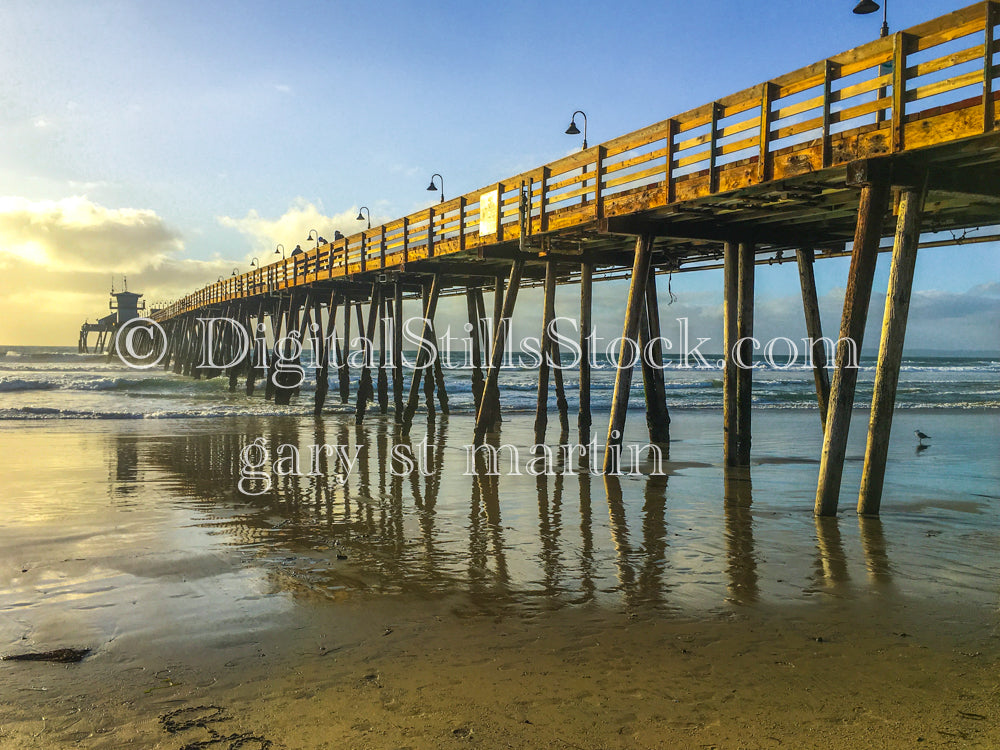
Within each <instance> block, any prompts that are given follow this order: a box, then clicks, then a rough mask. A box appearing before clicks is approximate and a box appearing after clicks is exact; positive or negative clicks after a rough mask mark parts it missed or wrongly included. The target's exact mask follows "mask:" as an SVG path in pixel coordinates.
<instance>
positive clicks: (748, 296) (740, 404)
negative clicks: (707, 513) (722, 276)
mask: <svg viewBox="0 0 1000 750" xmlns="http://www.w3.org/2000/svg"><path fill="white" fill-rule="evenodd" d="M739 254H740V260H739V272H740V278H739V283H738V287H739V292H738V294H737V313H736V336H737V340H738V341H739V345H738V346H739V348H738V352H739V354H740V358H739V362H737V365H738V369H737V373H736V463H735V465H736V466H749V465H750V444H751V440H752V437H751V430H750V417H751V411H752V408H753V341H752V339H753V307H754V246H753V243H750V242H741V243H740V251H739Z"/></svg>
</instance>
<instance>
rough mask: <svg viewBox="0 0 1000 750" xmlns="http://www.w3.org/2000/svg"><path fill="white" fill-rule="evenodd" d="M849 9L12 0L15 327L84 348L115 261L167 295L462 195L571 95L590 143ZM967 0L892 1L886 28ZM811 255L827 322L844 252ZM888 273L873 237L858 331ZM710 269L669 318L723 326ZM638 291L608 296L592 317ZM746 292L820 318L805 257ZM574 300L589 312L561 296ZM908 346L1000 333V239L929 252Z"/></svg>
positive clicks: (610, 291)
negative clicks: (809, 299)
mask: <svg viewBox="0 0 1000 750" xmlns="http://www.w3.org/2000/svg"><path fill="white" fill-rule="evenodd" d="M853 4H854V3H853V2H852V1H850V0H849V1H848V2H841V1H840V0H837V1H836V2H830V1H829V0H824V1H823V2H820V1H819V0H805V1H803V0H796V1H795V2H792V1H791V0H772V1H771V2H768V3H749V2H745V1H743V2H736V0H703V1H702V2H699V3H689V2H676V1H674V0H660V1H659V2H619V3H616V4H614V5H613V6H610V5H608V4H604V3H600V4H598V3H586V2H580V1H578V2H574V3H570V2H520V1H519V0H513V1H511V0H507V1H505V2H503V3H490V4H485V3H468V2H466V3H461V4H459V3H453V2H439V3H431V4H416V3H413V4H411V3H404V2H386V3H378V4H370V3H350V4H347V3H340V2H323V3H318V2H317V3H310V2H295V1H292V2H282V3H264V2H240V3H235V2H210V3H205V2H202V3H194V2H183V1H176V2H175V1H171V2H156V1H155V0H152V1H150V0H147V1H145V2H101V1H100V0H91V1H89V2H87V3H79V2H68V1H66V2H64V1H62V0H51V1H49V2H43V3H39V2H35V1H32V2H28V1H26V0H5V2H4V3H3V4H2V5H0V36H2V38H3V39H4V43H3V44H2V45H0V72H2V75H0V133H2V137H0V345H30V344H38V345H66V346H71V345H74V344H75V343H76V336H77V332H78V331H79V327H80V324H81V323H83V322H84V320H86V319H89V320H91V321H93V320H95V319H96V318H98V317H100V316H102V315H104V314H106V313H107V303H108V291H109V289H110V287H111V284H112V281H113V280H114V284H115V286H116V288H118V289H120V288H121V279H122V277H123V276H127V279H128V286H129V289H130V290H132V291H138V292H142V293H143V294H144V296H145V299H146V300H147V301H148V302H149V303H156V302H159V301H161V300H172V299H175V298H177V297H179V296H182V295H183V294H186V293H188V292H191V291H194V290H195V289H197V288H200V287H201V286H204V285H205V284H208V283H211V282H213V281H215V279H216V278H217V277H218V276H220V275H223V276H229V275H230V274H231V273H232V271H233V270H234V269H239V270H240V271H241V272H242V271H245V270H247V269H248V267H249V264H250V262H251V261H252V260H253V259H254V258H258V259H259V260H261V261H262V262H264V263H267V262H270V261H271V260H272V259H273V253H274V247H275V245H276V244H277V243H279V242H280V243H282V244H283V245H284V246H285V247H286V248H288V249H289V250H290V249H291V248H292V247H294V246H295V245H296V244H299V243H302V242H304V240H305V237H306V235H307V234H308V232H309V230H310V229H317V230H318V231H319V233H320V234H322V235H324V236H327V237H329V236H331V235H332V233H333V231H334V229H340V230H341V231H343V232H344V233H346V234H353V233H354V232H356V231H358V229H359V228H360V223H359V222H356V221H355V216H356V215H357V213H358V208H359V206H361V205H366V206H368V207H369V208H370V210H371V215H372V219H373V223H378V222H380V221H385V220H390V219H395V218H397V217H399V216H402V215H405V214H408V213H411V212H413V211H416V210H418V209H421V208H425V207H427V206H428V205H431V204H432V203H434V202H436V200H437V198H436V197H435V195H434V194H431V193H429V192H427V191H426V190H425V188H426V186H427V182H428V180H429V179H430V175H431V174H432V173H435V172H436V173H440V174H442V175H443V176H444V189H445V193H446V197H452V196H455V195H458V194H462V193H466V192H472V191H476V190H478V189H479V188H481V187H483V186H486V185H488V184H490V183H491V182H495V181H497V180H499V179H502V178H504V177H506V176H509V175H513V174H517V173H519V172H521V171H524V170H527V169H530V168H533V167H536V166H538V165H540V164H544V163H546V162H549V161H552V160H554V159H557V158H560V157H562V156H564V155H566V154H567V153H571V152H572V151H574V150H576V149H578V148H579V142H578V137H571V136H568V135H565V134H564V132H563V131H564V130H565V128H566V125H567V124H568V121H569V115H570V114H571V113H572V112H573V111H574V110H577V109H581V110H584V111H585V112H587V115H588V125H589V132H588V140H589V142H590V144H591V145H594V144H597V143H600V142H602V141H604V140H608V139H610V138H613V137H615V136H618V135H622V134H624V133H627V132H630V131H633V130H636V129H639V128H641V127H644V126H646V125H649V124H652V123H654V122H658V121H660V120H662V119H664V118H666V117H669V116H671V115H674V114H678V113H680V112H683V111H685V110H687V109H690V108H692V107H695V106H698V105H701V104H704V103H705V102H708V101H712V100H714V99H716V98H719V97H721V96H725V95H726V94H730V93H733V92H735V91H739V90H741V89H743V88H746V87H748V86H752V85H755V84H758V83H760V82H761V81H764V80H767V79H770V78H774V77H776V76H778V75H781V74H783V73H786V72H789V71H792V70H794V69H797V68H799V67H802V66H804V65H808V64H810V63H813V62H815V61H817V60H819V59H822V58H824V57H827V56H829V55H833V54H836V53H838V52H842V51H844V50H847V49H850V48H852V47H855V46H857V45H859V44H862V43H864V42H866V41H870V40H872V39H874V38H875V37H877V36H878V30H879V25H880V23H881V18H880V17H879V16H877V15H872V16H856V15H854V14H852V13H851V8H852V7H853ZM962 4H963V3H961V2H958V3H954V2H944V1H943V0H925V1H923V2H921V3H892V7H891V8H890V14H889V24H890V26H891V27H892V28H893V29H894V30H895V29H901V28H906V27H908V26H912V25H914V24H916V23H919V22H922V21H925V20H928V19H930V18H934V17H936V16H939V15H943V14H944V13H947V12H949V11H951V10H954V9H956V8H957V7H960V6H961V5H962ZM816 274H817V284H818V288H819V293H820V296H821V308H822V311H823V316H824V328H825V331H826V332H829V333H833V332H834V331H835V330H836V329H837V326H838V322H839V317H840V308H841V305H842V299H843V290H844V286H845V285H846V278H847V261H846V260H828V261H823V262H820V263H818V264H817V266H816ZM887 277H888V257H887V256H883V257H882V258H881V259H880V262H879V267H878V273H877V276H876V281H875V284H876V286H875V293H874V294H873V300H872V308H871V313H870V316H869V321H870V326H869V333H868V334H866V342H865V343H866V348H867V349H871V347H872V346H874V345H876V344H877V341H878V334H877V330H878V324H879V321H880V320H881V315H882V307H881V306H882V304H883V302H884V296H883V295H882V294H880V293H879V290H884V289H885V285H886V280H887ZM721 286H722V278H721V274H720V273H718V272H704V273H688V274H680V275H677V276H675V277H674V279H673V281H672V289H673V291H674V293H675V294H676V295H677V301H676V302H675V303H674V304H672V305H669V306H667V305H666V304H664V308H663V312H662V313H661V315H662V316H663V317H664V318H666V320H667V321H668V322H672V321H673V320H674V319H675V318H678V317H687V318H689V320H690V321H691V322H690V326H691V331H692V334H693V335H698V336H703V337H711V338H712V339H713V340H717V341H721ZM623 289H624V287H623V282H609V283H602V284H599V285H598V286H597V287H596V289H595V297H596V301H597V306H596V309H597V323H598V326H599V327H600V328H601V335H607V336H608V337H611V336H613V335H615V334H614V333H613V332H614V331H615V329H618V330H620V327H621V320H622V300H623V297H624V293H623ZM757 295H758V296H757V331H758V337H759V338H760V337H770V336H786V337H789V338H793V339H798V338H801V337H802V336H804V335H805V331H804V324H803V322H802V310H801V301H800V298H799V292H798V278H797V275H796V271H795V267H794V264H785V265H783V266H780V267H779V266H772V267H766V268H762V269H760V270H759V272H758V274H757ZM536 298H540V297H539V293H538V292H537V291H536V290H526V291H525V292H524V296H523V298H521V299H519V303H520V306H519V310H520V312H519V313H518V315H519V318H520V319H521V320H522V322H524V321H526V316H529V315H532V314H535V313H536V312H537V311H538V310H540V304H535V303H536V302H537V300H536ZM559 305H560V308H559V310H558V312H559V314H562V315H570V316H575V315H576V305H577V302H576V300H575V296H574V295H573V294H572V293H571V292H570V290H568V289H560V292H559ZM460 307H461V306H460V305H458V304H457V302H448V301H446V302H445V303H443V307H442V310H441V313H442V315H443V316H444V320H445V321H449V320H454V322H455V323H456V325H459V324H460V323H459V322H458V321H459V316H460V314H461V310H460ZM525 324H526V323H525ZM665 325H666V324H665ZM872 331H874V333H873V332H872ZM605 332H606V333H605ZM665 335H669V334H665ZM907 348H908V349H909V350H914V349H921V350H922V349H932V350H939V351H955V350H979V351H987V352H1000V246H998V245H997V244H980V245H967V246H963V247H961V248H949V249H928V250H923V251H921V253H920V256H919V261H918V263H917V272H916V278H915V281H914V291H913V300H912V303H911V312H910V326H909V329H908V333H907Z"/></svg>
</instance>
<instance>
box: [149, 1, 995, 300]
mask: <svg viewBox="0 0 1000 750" xmlns="http://www.w3.org/2000/svg"><path fill="white" fill-rule="evenodd" d="M998 21H1000V4H998V3H996V2H992V1H990V2H980V3H977V4H975V5H972V6H969V7H967V8H964V9H962V10H958V11H955V12H953V13H950V14H948V15H946V16H942V17H940V18H937V19H934V20H932V21H928V22H926V23H923V24H920V25H918V26H914V27H912V28H910V29H907V30H906V31H900V32H897V33H896V34H893V35H891V36H888V37H885V38H882V39H879V40H877V41H873V42H870V43H868V44H865V45H862V46H860V47H857V48H855V49H853V50H850V51H848V52H844V53H842V54H840V55H836V56H834V57H831V58H829V59H826V60H822V61H820V62H817V63H814V64H813V65H810V66H807V67H805V68H801V69H799V70H796V71H794V72H792V73H788V74H786V75H783V76H781V77H779V78H775V79H773V80H771V81H767V82H765V83H762V84H760V85H757V86H754V87H752V88H749V89H745V90H743V91H740V92H738V93H735V94H732V95H730V96H726V97H723V98H721V99H718V100H716V101H714V102H710V103H708V104H705V105H702V106H700V107H697V108H695V109H692V110H689V111H687V112H684V113H682V114H679V115H675V116H673V117H670V118H668V119H666V120H663V121H661V122H658V123H656V124H654V125H650V126H648V127H645V128H642V129H641V130H637V131H635V132H632V133H629V134H627V135H623V136H620V137H618V138H614V139H612V140H610V141H607V142H605V143H602V144H599V145H596V146H592V147H590V148H588V149H587V150H585V151H581V152H580V153H578V154H573V155H571V156H567V157H564V158H562V159H558V160H556V161H553V162H550V163H549V164H546V165H544V166H541V167H538V168H536V169H533V170H530V171H527V172H523V173H521V174H519V175H515V176H513V177H510V178H508V179H505V180H503V181H501V182H497V183H493V184H491V185H488V186H486V187H485V188H482V189H480V190H477V191H474V192H471V193H467V194H465V195H462V196H459V197H457V198H453V199H451V200H448V201H445V202H443V203H440V204H437V205H434V206H431V207H429V208H426V209H423V210H422V211H418V212H416V213H413V214H410V215H409V216H404V217H402V218H400V219H396V220H394V221H390V222H387V223H385V224H382V225H381V226H377V227H373V228H371V229H366V230H364V231H362V232H358V233H357V234H354V235H351V236H349V237H344V238H343V239H339V240H336V241H335V242H332V243H327V244H324V245H319V246H317V247H315V248H312V249H310V250H308V251H305V252H303V253H301V254H299V255H296V256H293V257H289V258H287V259H284V260H282V261H278V262H276V263H273V264H271V265H268V266H265V267H263V268H257V269H254V270H253V271H250V272H248V273H244V274H242V275H239V276H235V277H231V278H229V279H226V280H223V281H220V282H218V283H215V284H211V285H209V286H207V287H205V288H204V289H201V290H199V291H197V292H195V293H193V294H190V295H187V296H186V297H184V298H183V299H181V300H179V301H177V302H175V303H174V304H172V305H170V306H169V307H167V308H165V309H163V310H161V311H159V312H158V313H157V315H156V317H157V318H159V319H168V318H171V317H173V316H175V315H179V314H182V313H185V312H188V311H191V310H195V309H198V308H202V307H205V306H207V305H212V304H219V303H223V302H226V301H229V300H233V299H240V298H247V297H253V296H256V295H260V294H264V293H268V292H276V291H280V290H283V289H289V288H292V287H296V286H301V285H305V284H311V283H315V282H318V281H323V280H325V279H338V278H340V279H343V278H350V277H352V276H355V275H357V274H362V273H366V272H371V271H378V270H383V269H389V270H405V269H406V268H407V265H408V264H410V263H413V262H415V261H421V260H425V259H428V258H435V257H438V256H445V255H451V254H455V253H465V252H466V251H473V250H478V249H480V248H483V247H487V246H493V245H497V244H500V243H506V242H510V241H513V240H516V239H518V238H519V236H520V224H519V202H520V195H521V192H522V190H524V191H525V192H526V194H527V195H528V196H530V198H529V200H530V221H529V222H528V231H529V232H530V233H531V234H532V235H545V234H547V233H558V232H560V231H564V230H574V229H586V228H591V227H594V228H598V229H600V228H601V226H602V222H603V221H605V220H607V219H608V218H610V217H615V216H627V215H631V214H638V213H642V212H645V211H650V210H654V209H664V208H669V207H670V206H672V205H673V204H681V203H684V202H688V201H692V200H696V199H699V198H703V197H705V196H709V195H712V194H717V193H718V194H721V193H727V192H731V191H734V190H737V189H740V188H744V187H749V186H753V185H756V184H760V183H766V182H769V181H772V180H780V179H782V178H786V177H791V176H797V175H802V174H806V173H810V172H818V171H821V170H823V169H826V168H829V167H834V166H839V165H843V164H846V163H848V162H850V161H853V160H855V159H858V158H863V157H866V156H874V155H879V154H892V153H899V152H902V151H912V150H917V149H921V148H924V147H928V146H933V145H936V144H941V143H945V142H948V141H954V140H958V139H961V138H966V137H969V136H973V135H979V134H982V133H984V132H989V131H991V130H993V129H994V128H995V127H996V126H997V118H996V114H997V106H996V99H997V92H996V90H995V87H994V84H995V79H996V78H997V77H998V76H1000V65H997V64H994V60H995V59H996V53H997V50H998V48H1000V41H998V40H997V39H996V38H995V37H996V26H997V23H998ZM493 206H495V210H494V209H493ZM467 262H470V263H473V262H475V259H474V258H469V259H468V261H467Z"/></svg>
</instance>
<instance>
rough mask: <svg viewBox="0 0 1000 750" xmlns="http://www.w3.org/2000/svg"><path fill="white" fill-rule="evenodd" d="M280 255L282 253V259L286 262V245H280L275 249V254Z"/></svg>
mask: <svg viewBox="0 0 1000 750" xmlns="http://www.w3.org/2000/svg"><path fill="white" fill-rule="evenodd" d="M278 253H281V259H282V260H284V259H285V246H284V245H281V244H279V245H278V246H277V247H276V248H274V254H275V255H277V254H278Z"/></svg>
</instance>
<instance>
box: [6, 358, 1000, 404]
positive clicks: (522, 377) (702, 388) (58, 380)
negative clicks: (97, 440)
mask: <svg viewBox="0 0 1000 750" xmlns="http://www.w3.org/2000/svg"><path fill="white" fill-rule="evenodd" d="M0 351H3V352H4V354H3V356H2V357H0V420H9V419H185V418H197V417H218V416H237V415H253V416H261V417H263V416H278V415H285V416H287V415H293V414H302V415H306V414H312V396H313V393H314V391H315V380H314V379H313V377H312V373H311V372H310V371H309V370H308V369H307V373H306V375H307V377H306V381H305V383H304V384H303V389H302V393H301V394H300V396H299V397H298V398H297V399H293V402H292V403H291V404H290V405H289V406H287V407H282V406H275V405H274V404H273V403H271V402H267V401H265V400H264V399H263V391H262V389H259V388H258V391H257V395H256V396H255V397H253V398H248V397H246V396H245V395H244V393H243V392H242V388H240V389H237V391H236V392H234V393H230V392H229V390H228V387H227V383H226V380H225V378H222V377H220V378H215V379H212V380H205V379H202V380H195V379H193V378H190V377H181V376H177V375H173V374H172V373H165V372H163V370H162V369H159V368H154V369H151V370H137V369H130V368H128V367H126V366H124V365H123V364H122V363H121V362H120V361H118V360H117V359H115V360H109V359H108V357H107V356H105V355H98V354H77V353H76V349H75V348H74V347H2V346H0ZM409 356H410V357H411V359H415V354H414V353H413V352H410V353H409ZM308 357H309V353H308V352H307V353H306V359H307V362H308ZM706 360H707V361H708V362H709V363H716V362H718V361H719V355H708V356H706ZM456 361H457V360H456ZM563 361H564V362H566V363H567V365H568V363H569V357H568V356H567V355H564V359H563ZM664 362H665V368H666V369H665V379H666V387H667V398H668V404H669V406H670V408H671V409H675V408H676V409H719V408H721V404H722V373H721V371H720V370H719V368H718V367H717V366H714V364H712V365H711V366H709V367H691V368H680V367H678V365H677V362H676V361H675V360H671V359H669V358H667V359H665V360H664ZM597 364H598V366H597V367H596V368H594V370H593V376H592V387H591V403H592V408H593V409H594V411H595V412H600V411H605V410H607V409H609V408H610V405H611V395H612V388H613V386H614V372H615V370H614V365H613V364H612V363H611V362H608V361H607V360H605V359H603V358H601V359H599V360H597ZM779 364H780V362H779ZM859 364H860V373H859V378H858V390H857V396H856V407H857V408H866V407H867V406H868V399H870V396H871V388H872V382H873V380H874V373H875V362H874V359H873V358H871V357H862V358H861V361H860V363H859ZM754 370H755V371H754V399H753V403H754V407H755V408H758V409H805V410H808V409H815V408H816V396H815V390H814V386H813V376H812V371H811V370H810V369H805V368H803V367H801V366H800V365H796V366H794V367H792V368H789V369H778V368H776V367H772V366H769V365H768V364H766V363H765V362H763V361H760V360H756V361H755V364H754ZM565 372H566V388H567V399H568V401H569V403H570V410H571V411H574V410H575V409H576V407H577V404H578V400H577V393H576V387H575V385H576V377H577V375H576V370H575V369H574V368H569V367H567V369H566V371H565ZM445 373H446V374H445V383H446V387H447V391H448V396H449V405H450V407H451V408H452V410H453V411H455V412H456V413H459V414H461V413H471V412H472V411H473V400H472V388H471V384H470V383H471V380H470V371H469V370H468V369H462V368H459V367H456V368H455V369H448V370H446V371H445ZM358 374H359V371H358V370H357V369H354V370H352V386H351V393H352V394H354V393H355V392H356V386H357V380H358ZM408 376H409V373H408V372H407V377H408ZM335 383H336V376H335V375H332V376H331V384H332V385H334V386H335ZM242 384H243V383H242V381H241V384H240V385H241V386H242ZM501 385H502V388H503V409H504V411H505V412H509V413H514V414H516V413H522V412H533V411H534V409H535V400H536V389H537V371H536V370H535V369H532V368H529V367H527V366H525V367H516V366H515V367H509V368H506V369H504V371H503V375H502V378H501ZM332 390H335V387H334V388H333V389H332ZM631 399H633V404H635V405H637V406H638V405H641V399H642V377H641V375H640V373H639V371H638V368H636V373H635V375H634V376H633V379H632V394H631ZM550 401H551V404H550V407H551V409H550V410H554V408H555V392H554V387H553V386H552V385H551V384H550ZM326 403H327V409H328V410H329V411H330V412H331V413H338V412H346V411H350V410H352V409H353V400H352V402H351V405H350V406H346V407H345V406H343V405H341V404H340V400H339V398H338V397H336V394H334V393H331V395H330V397H328V399H327V402H326ZM896 408H897V409H1000V359H997V358H996V357H912V356H910V357H906V358H904V360H903V364H902V370H901V373H900V382H899V387H898V390H897V396H896Z"/></svg>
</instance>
